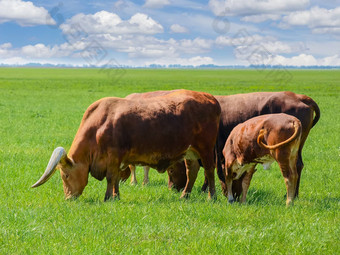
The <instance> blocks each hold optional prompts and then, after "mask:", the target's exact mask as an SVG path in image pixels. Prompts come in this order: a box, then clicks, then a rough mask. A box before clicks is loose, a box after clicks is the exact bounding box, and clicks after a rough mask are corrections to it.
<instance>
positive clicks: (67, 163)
mask: <svg viewBox="0 0 340 255" xmlns="http://www.w3.org/2000/svg"><path fill="white" fill-rule="evenodd" d="M59 164H60V165H61V166H62V167H63V168H65V167H67V168H71V167H72V166H74V161H73V159H71V158H69V157H68V156H67V155H65V156H64V157H63V158H62V159H60V163H59Z"/></svg>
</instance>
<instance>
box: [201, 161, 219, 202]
mask: <svg viewBox="0 0 340 255" xmlns="http://www.w3.org/2000/svg"><path fill="white" fill-rule="evenodd" d="M201 160H202V164H203V167H204V176H205V178H207V179H208V186H209V193H208V198H209V199H216V190H215V172H214V171H215V166H214V157H213V155H211V156H209V155H208V156H202V155H201Z"/></svg>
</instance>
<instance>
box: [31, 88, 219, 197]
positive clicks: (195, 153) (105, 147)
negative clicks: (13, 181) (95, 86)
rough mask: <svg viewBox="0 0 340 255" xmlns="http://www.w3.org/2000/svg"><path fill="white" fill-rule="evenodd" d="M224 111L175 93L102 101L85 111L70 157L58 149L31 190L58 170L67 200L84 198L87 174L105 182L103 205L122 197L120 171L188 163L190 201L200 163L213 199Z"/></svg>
mask: <svg viewBox="0 0 340 255" xmlns="http://www.w3.org/2000/svg"><path fill="white" fill-rule="evenodd" d="M220 113H221V109H220V106H219V104H218V102H217V101H216V99H215V98H214V97H213V96H212V95H210V94H207V93H200V92H195V91H189V90H179V91H173V92H172V93H169V94H168V95H166V96H162V97H154V98H149V99H144V100H137V101H136V100H129V99H123V98H115V97H110V98H103V99H100V100H98V101H97V102H95V103H93V104H92V105H90V106H89V108H88V109H87V110H86V112H85V114H84V116H83V119H82V122H81V124H80V127H79V129H78V132H77V134H76V136H75V138H74V140H73V143H72V146H71V148H70V151H69V153H68V154H66V151H65V150H64V149H63V148H61V147H59V148H57V149H55V150H54V152H53V154H52V156H51V159H50V162H49V164H48V166H47V168H46V170H45V173H44V174H43V176H42V177H41V178H40V179H39V180H38V181H37V183H35V184H34V185H33V186H32V187H38V186H40V185H41V184H43V183H45V182H46V181H47V180H48V179H49V178H50V177H51V176H52V174H53V173H54V172H55V170H56V168H59V169H60V174H61V177H62V180H63V186H64V193H65V197H66V198H71V197H77V196H79V195H81V194H82V192H83V190H84V188H85V186H86V185H87V181H88V174H89V173H91V175H92V176H93V177H95V178H96V179H98V180H103V179H104V178H105V177H106V180H107V190H106V194H105V200H107V199H110V198H116V197H117V198H119V180H120V178H121V174H120V173H121V170H124V169H126V167H127V166H128V165H130V164H131V165H138V164H141V165H148V166H151V167H153V168H155V169H157V170H158V171H160V172H164V171H165V170H166V169H167V168H169V167H170V166H171V165H172V164H174V163H176V162H178V161H179V160H181V159H183V158H184V159H185V162H186V165H187V167H188V172H189V174H188V180H187V184H186V187H185V189H184V190H183V193H182V196H181V197H186V196H187V195H188V194H189V193H190V192H191V189H192V186H193V184H194V182H195V179H196V177H197V171H193V173H194V174H192V171H191V169H192V168H194V167H196V166H195V163H192V162H195V161H197V158H200V159H201V160H202V163H203V166H204V168H205V175H206V176H207V178H208V182H209V197H214V196H215V180H214V154H213V148H214V145H215V142H216V136H217V131H218V123H219V118H220Z"/></svg>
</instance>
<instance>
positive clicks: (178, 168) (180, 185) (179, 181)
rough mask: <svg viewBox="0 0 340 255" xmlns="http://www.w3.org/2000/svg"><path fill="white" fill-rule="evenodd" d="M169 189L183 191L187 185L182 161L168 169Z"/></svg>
mask: <svg viewBox="0 0 340 255" xmlns="http://www.w3.org/2000/svg"><path fill="white" fill-rule="evenodd" d="M167 171H168V175H169V182H168V187H169V188H175V189H176V190H177V191H180V190H182V189H184V187H185V185H186V183H187V175H186V167H185V163H184V161H179V162H177V163H175V164H174V165H172V166H170V167H169V168H168V169H167Z"/></svg>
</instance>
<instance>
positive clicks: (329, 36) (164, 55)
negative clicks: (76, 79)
mask: <svg viewBox="0 0 340 255" xmlns="http://www.w3.org/2000/svg"><path fill="white" fill-rule="evenodd" d="M30 62H35V63H42V64H45V63H51V64H70V65H77V66H82V65H97V66H100V65H130V66H145V65H150V64H160V65H171V64H182V65H194V66H197V65H202V64H215V65H246V66H247V65H251V64H265V65H295V66H309V65H320V66H325V65H333V66H340V0H334V1H331V0H323V1H321V0H299V1H297V0H207V1H197V0H196V1H191V0H181V1H180V0H141V1H130V0H116V1H104V0H97V1H87V0H69V1H63V0H60V1H49V0H47V1H42V0H37V1H24V0H0V64H10V65H17V64H26V63H30Z"/></svg>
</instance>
